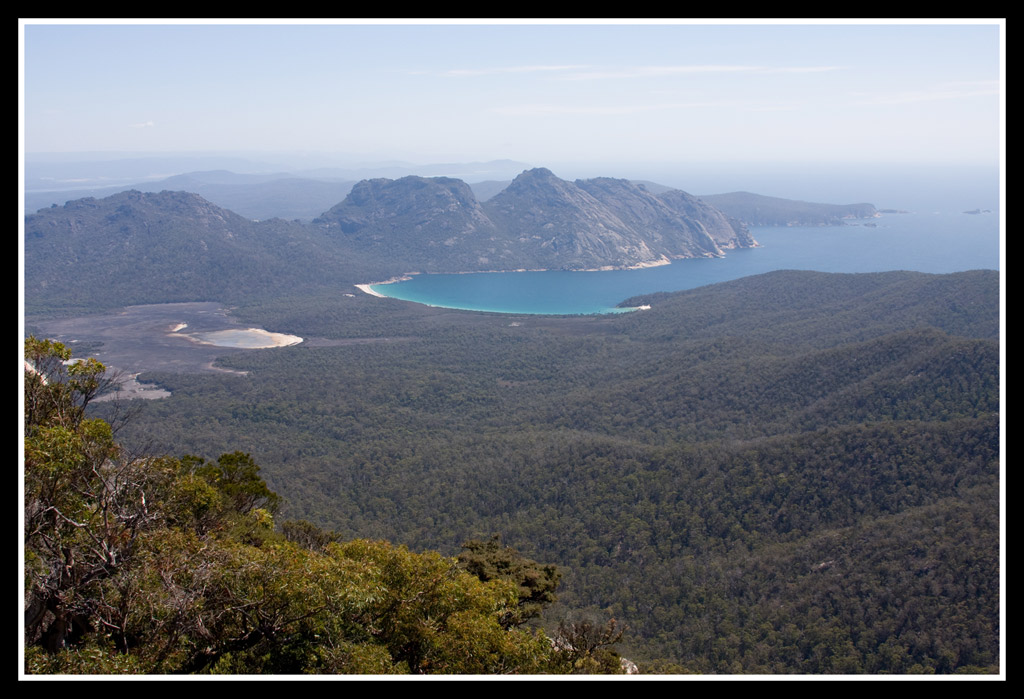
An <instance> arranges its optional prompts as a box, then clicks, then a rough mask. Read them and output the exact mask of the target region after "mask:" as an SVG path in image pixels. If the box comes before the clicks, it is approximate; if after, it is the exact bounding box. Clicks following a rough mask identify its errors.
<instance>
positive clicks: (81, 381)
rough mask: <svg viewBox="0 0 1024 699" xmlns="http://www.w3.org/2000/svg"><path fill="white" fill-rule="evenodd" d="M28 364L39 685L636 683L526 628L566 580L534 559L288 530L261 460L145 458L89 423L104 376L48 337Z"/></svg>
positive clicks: (294, 526)
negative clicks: (510, 679) (492, 566)
mask: <svg viewBox="0 0 1024 699" xmlns="http://www.w3.org/2000/svg"><path fill="white" fill-rule="evenodd" d="M25 356H26V360H27V361H29V362H31V366H28V365H27V366H26V371H25V408H26V410H25V412H26V421H25V428H24V441H25V504H24V507H25V531H24V550H25V560H24V580H25V583H24V591H25V600H26V602H25V639H24V641H25V658H24V662H25V668H26V671H27V672H29V673H48V674H49V673H61V674H65V673H86V674H123V673H162V674H179V673H203V674H224V673H229V674H258V673H259V674H263V673H275V674H299V673H361V674H371V673H372V674H386V673H449V674H455V673H459V674H462V673H466V674H505V673H556V672H557V673H571V672H598V671H616V672H617V671H620V666H619V664H618V658H617V656H615V655H614V653H612V654H611V655H609V652H608V649H607V645H608V644H609V643H610V642H613V640H614V639H612V638H606V639H598V640H599V641H601V642H600V643H596V644H590V645H587V646H586V647H583V646H580V645H578V644H577V645H573V644H572V643H571V641H572V640H573V639H575V638H577V636H578V635H579V634H578V633H576V632H575V627H572V628H569V627H567V631H566V635H565V636H564V637H556V639H555V640H554V641H553V640H551V639H549V638H548V637H547V636H546V635H545V634H544V633H542V632H540V631H539V630H536V629H529V628H526V627H523V626H522V623H523V621H525V620H526V619H527V618H529V617H534V616H537V615H538V614H539V610H540V607H542V606H544V605H545V604H546V603H548V602H549V601H550V600H551V599H553V596H552V593H553V589H554V586H555V584H556V583H557V574H556V573H555V572H554V570H553V568H551V567H550V566H544V567H542V568H541V570H542V575H541V577H540V578H535V576H534V574H533V572H532V571H533V568H534V567H536V564H534V563H533V562H532V561H526V560H525V559H522V558H521V557H518V556H515V555H513V554H512V553H511V552H506V551H497V550H491V549H488V548H487V547H486V546H485V547H484V549H483V550H479V549H477V548H476V547H475V544H469V545H468V548H469V550H471V551H474V552H475V553H476V554H477V555H476V557H475V558H474V561H477V560H483V559H485V558H488V557H493V555H495V554H497V555H498V557H499V558H501V560H503V561H504V560H508V561H514V562H515V564H516V565H515V566H514V567H512V568H506V567H502V568H501V569H500V570H493V571H489V572H488V574H487V575H486V576H482V575H481V576H478V575H474V574H472V573H470V572H466V571H465V570H463V568H468V569H470V570H475V569H476V567H477V566H476V565H475V563H473V562H470V561H464V562H463V563H461V564H460V563H458V562H456V560H455V559H453V558H446V557H444V556H442V555H440V554H438V553H436V552H426V553H412V552H410V551H409V550H408V549H407V548H406V547H404V546H393V545H391V544H389V543H387V542H383V541H369V540H365V539H361V540H353V541H342V540H341V539H340V538H339V537H338V536H336V535H334V534H333V533H329V532H324V531H322V530H319V529H318V528H317V527H315V526H313V525H311V524H310V523H308V522H295V523H287V522H286V523H285V525H284V526H283V527H282V531H281V532H278V531H275V526H274V516H275V514H276V512H277V510H278V508H279V505H280V504H281V501H280V498H279V496H278V495H277V494H276V493H274V492H273V491H271V490H270V489H269V488H268V487H267V485H266V483H265V482H264V481H263V479H262V478H261V477H260V475H259V471H260V468H259V467H258V466H257V465H256V463H255V462H254V461H253V459H252V458H251V457H250V456H249V455H248V454H245V453H241V452H233V453H226V454H223V455H222V456H221V457H220V458H218V459H217V460H216V461H212V462H208V461H206V460H204V459H201V458H197V457H192V456H185V457H182V458H171V457H148V456H137V455H132V454H130V453H129V452H128V451H126V450H125V449H124V448H123V447H122V446H121V445H119V444H118V443H116V442H115V440H114V439H113V434H112V431H111V429H110V425H109V424H107V423H106V422H104V421H103V420H101V419H99V418H90V417H86V408H87V406H88V403H89V402H90V400H91V399H92V398H93V397H94V396H95V392H96V389H97V387H98V386H99V385H100V382H101V379H102V374H103V371H104V368H103V366H102V365H101V364H99V363H98V362H96V361H95V360H93V361H87V362H81V363H78V364H72V365H70V366H68V365H65V364H64V362H65V361H66V360H67V359H69V358H70V353H69V352H68V350H67V349H66V348H65V347H64V346H63V345H62V344H60V343H54V342H51V341H48V340H37V339H36V338H35V337H30V338H28V340H27V341H26V343H25ZM484 577H486V579H483V578H484ZM512 577H514V578H515V579H511V578H512ZM534 583H536V584H534ZM531 585H532V586H533V588H534V589H533V590H532V591H531V590H527V589H526V588H529V587H530V586H531ZM524 586H526V587H524ZM524 590H526V591H525V592H524ZM520 600H523V606H522V607H520ZM566 639H568V640H566Z"/></svg>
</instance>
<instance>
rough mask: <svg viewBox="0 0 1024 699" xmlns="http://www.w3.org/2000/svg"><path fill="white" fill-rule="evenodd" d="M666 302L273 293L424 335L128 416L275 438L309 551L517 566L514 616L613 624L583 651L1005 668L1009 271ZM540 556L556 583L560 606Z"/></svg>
mask: <svg viewBox="0 0 1024 699" xmlns="http://www.w3.org/2000/svg"><path fill="white" fill-rule="evenodd" d="M638 301H643V302H645V303H650V304H651V305H652V309H651V310H649V311H644V312H638V313H631V314H623V315H617V316H608V317H591V318H530V317H523V318H514V319H512V318H509V317H508V316H500V315H488V314H471V313H459V312H452V311H443V310H439V309H424V308H420V307H417V306H414V305H411V304H405V303H402V302H398V301H393V300H388V299H371V298H368V297H367V298H365V299H363V298H360V299H356V300H353V302H352V303H337V302H336V301H332V300H331V299H329V298H327V297H324V298H322V299H320V300H318V299H317V298H315V297H305V298H301V299H300V298H298V297H281V298H279V299H278V300H276V301H274V302H270V303H263V302H260V303H259V304H258V305H257V304H255V303H254V304H253V305H251V306H249V307H243V308H240V309H238V311H237V313H238V314H239V315H240V316H241V317H244V318H245V319H246V320H248V321H253V322H256V323H260V324H261V325H264V326H267V327H269V326H273V327H278V328H284V329H286V330H287V331H288V332H293V333H296V334H300V335H302V336H305V337H327V338H330V337H336V338H342V337H380V338H383V337H391V338H403V341H401V342H388V343H375V344H362V345H357V344H353V345H348V346H336V347H330V346H321V347H314V346H311V345H308V344H303V345H298V346H294V347H289V348H281V349H275V350H268V351H265V352H259V353H249V354H244V355H233V356H227V357H225V358H224V359H223V360H221V363H222V364H223V365H224V366H226V367H229V368H233V369H237V370H244V371H247V372H249V373H248V374H247V375H245V376H237V375H235V376H228V375H224V376H211V375H203V376H189V375H175V374H149V375H143V376H142V377H140V378H141V379H142V380H144V381H147V382H156V383H159V384H160V385H161V386H162V387H164V388H166V389H168V390H170V391H172V394H173V395H172V396H171V397H170V398H167V399H163V400H159V401H147V402H145V403H144V404H142V405H140V407H139V412H138V414H137V415H136V416H135V419H134V420H133V421H132V422H131V423H129V424H128V425H126V426H125V427H124V428H123V429H122V431H121V432H119V435H120V436H121V437H122V439H123V441H124V443H125V444H126V445H128V446H129V448H138V447H140V446H141V445H145V444H150V445H152V446H153V448H154V449H155V450H156V452H158V453H159V452H164V453H167V452H170V453H180V452H189V453H206V454H209V453H224V452H227V453H231V452H233V451H234V450H242V451H243V452H244V453H247V454H251V455H252V457H253V459H254V460H255V462H256V463H259V464H260V465H261V466H262V467H263V470H262V471H261V472H260V473H261V475H262V476H263V477H264V478H266V481H267V484H268V485H269V487H270V488H272V489H273V490H274V491H275V492H278V493H280V494H281V496H282V503H281V513H282V516H283V518H285V519H290V520H295V521H300V520H304V521H305V524H293V525H289V527H290V529H291V532H290V534H289V528H288V527H286V528H284V532H285V534H282V536H285V535H289V536H291V537H292V539H290V541H291V542H292V543H296V542H299V541H300V540H301V541H306V542H309V544H308V545H309V546H312V547H313V548H312V549H308V550H321V549H323V550H332V547H333V546H340V545H341V544H340V542H343V541H346V540H349V539H358V540H362V539H386V540H388V541H392V542H395V543H396V545H398V546H399V547H400V546H407V547H409V549H410V550H412V551H424V552H426V551H439V552H441V553H443V554H445V555H449V556H456V555H458V554H459V553H460V551H461V552H462V564H461V565H462V566H463V567H464V568H466V569H467V570H470V569H471V570H472V571H473V572H474V573H475V574H476V575H477V576H478V580H479V579H486V580H489V581H490V582H487V583H486V584H493V583H495V582H496V580H495V579H494V571H499V570H504V571H506V574H507V577H508V578H509V579H510V582H511V583H512V586H510V587H507V588H503V589H505V590H506V594H508V595H510V597H509V599H511V600H518V602H517V603H518V604H520V605H522V606H520V607H518V608H517V609H516V610H514V611H515V613H514V614H509V613H508V611H509V610H510V609H511V608H510V607H505V608H504V611H502V612H501V613H497V614H496V616H495V618H496V619H497V621H496V622H495V623H496V624H497V626H498V628H501V629H504V630H505V631H506V632H513V631H515V632H518V633H524V631H523V629H524V628H527V627H529V626H530V624H531V623H532V624H536V623H538V622H539V623H540V625H541V626H542V627H543V628H544V629H545V630H546V632H547V634H548V636H549V637H553V636H555V635H556V634H557V632H558V628H559V620H561V622H562V623H561V629H562V637H563V638H565V637H566V636H572V635H575V637H577V638H578V639H579V640H578V642H577V643H569V644H568V645H571V646H572V647H573V648H575V649H577V650H578V649H580V648H584V647H587V646H588V645H591V644H592V645H591V650H592V651H593V652H592V654H591V657H590V658H589V660H586V661H583V662H580V663H579V664H578V665H577V666H576V667H577V668H578V669H582V668H591V669H593V668H595V667H606V666H607V663H606V662H605V661H604V660H602V658H601V653H600V651H601V649H603V648H606V646H605V645H602V644H605V643H608V642H613V641H614V643H615V648H616V649H618V651H620V652H621V653H622V654H623V655H624V656H626V657H628V658H630V659H632V660H634V661H636V662H637V663H638V665H639V666H640V669H641V671H647V672H665V671H671V672H698V673H914V674H917V673H921V674H924V673H963V672H981V673H993V672H998V671H999V665H998V663H999V549H998V543H999V541H998V539H999V537H998V533H999V532H998V527H999V517H1000V512H999V499H998V496H999V457H998V455H999V439H1000V430H999V411H1000V403H999V348H998V328H999V322H998V312H997V309H998V307H999V304H998V274H997V273H995V272H968V273H960V274H952V275H927V274H916V273H886V274H864V275H828V274H817V273H797V272H778V273H773V274H767V275H761V276H757V277H751V278H747V279H742V280H738V281H736V282H729V283H726V284H719V285H714V286H711V287H705V288H702V289H695V290H692V291H688V292H680V293H675V294H656V295H651V296H648V297H644V298H643V299H632V300H630V301H629V302H628V303H629V304H630V305H634V304H635V303H637V302H638ZM284 320H287V324H285V323H283V322H282V321H284ZM513 321H515V322H514V323H513ZM113 409H114V408H113V406H111V405H110V404H94V406H93V407H91V408H90V410H92V411H94V412H93V413H92V414H94V415H96V416H98V417H103V416H105V415H107V414H108V411H112V410H113ZM192 477H193V478H197V477H199V476H198V475H197V474H194V473H193V474H192ZM328 531H329V532H330V534H329V535H328V534H324V532H328ZM494 533H499V534H500V535H501V537H502V538H501V540H502V541H507V542H514V545H515V549H517V550H518V551H520V552H521V553H516V554H513V553H511V552H509V551H506V550H505V548H504V546H503V545H502V544H501V543H500V542H499V541H498V540H495V539H492V538H491V537H492V535H493V534H494ZM286 540H288V539H287V538H286ZM467 541H470V542H473V543H472V544H471V545H470V546H469V547H467V548H462V545H463V544H464V543H465V542H467ZM245 545H246V546H254V544H252V543H247V544H245ZM296 545H298V544H297V543H296ZM325 547H326V548H325ZM408 555H410V556H415V555H420V554H408ZM424 555H430V554H424ZM533 560H542V561H549V562H551V563H553V564H554V565H556V566H557V570H558V572H559V573H560V574H561V578H560V582H559V587H558V595H557V600H555V601H550V600H551V598H550V597H548V596H547V594H546V593H547V592H548V591H552V590H550V589H549V588H550V586H549V584H548V583H549V582H550V578H546V577H545V575H544V574H543V567H542V566H536V565H534V564H533V563H532V561H533ZM453 565H455V567H456V568H458V567H459V566H458V565H456V564H453ZM531 576H532V577H531ZM531 579H533V580H535V581H536V582H538V583H539V584H538V585H537V586H535V588H534V589H536V590H538V591H539V592H542V593H543V594H542V595H541V596H540V599H539V600H538V601H540V602H541V604H550V606H549V607H548V610H547V612H546V613H545V615H543V616H542V617H540V618H539V619H536V618H535V619H533V620H532V621H531V620H530V619H529V617H530V613H529V612H527V611H526V610H528V609H529V607H528V606H527V604H526V603H527V602H529V597H530V593H529V589H530V585H528V584H527V585H523V582H524V581H528V580H531ZM517 615H519V616H517ZM521 619H522V620H526V621H527V622H528V623H527V625H526V626H523V627H520V626H518V625H517V624H518V622H519V621H520V620H521ZM613 619H614V620H615V621H614V622H612V620H613ZM620 634H621V636H620ZM375 657H376V656H375ZM595 663H596V665H595ZM325 667H326V666H325ZM409 668H410V669H412V668H413V666H412V665H409Z"/></svg>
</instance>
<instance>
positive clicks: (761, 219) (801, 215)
mask: <svg viewBox="0 0 1024 699" xmlns="http://www.w3.org/2000/svg"><path fill="white" fill-rule="evenodd" d="M115 162H120V161H115ZM125 162H126V163H129V164H131V165H132V166H133V167H134V168H135V169H127V170H119V169H117V168H116V167H115V166H114V165H112V164H110V163H102V164H97V163H87V164H80V163H66V164H56V165H53V166H51V167H53V168H56V169H52V170H50V169H47V170H44V171H40V172H36V173H35V174H34V177H32V179H31V180H30V181H28V183H27V186H26V192H25V212H26V213H32V212H35V211H38V210H39V209H43V208H47V207H50V206H53V205H54V204H56V205H57V206H63V205H64V204H65V203H66V202H68V201H71V200H73V199H82V198H85V197H94V198H97V199H99V198H103V197H108V196H110V195H112V194H116V193H118V192H124V191H129V190H132V189H135V190H139V191H142V192H162V191H164V190H183V191H187V192H193V193H195V194H200V195H202V196H203V198H204V199H207V200H208V201H210V202H213V203H214V204H216V205H218V206H221V207H223V208H225V209H229V210H231V211H234V212H235V213H237V214H240V215H242V216H245V217H246V218H250V219H254V220H265V219H270V218H283V219H285V220H288V221H292V220H299V221H304V222H309V221H312V220H313V219H314V218H317V217H318V216H320V215H321V214H323V213H324V212H325V211H327V210H328V209H330V208H331V207H333V206H334V205H335V204H337V203H338V202H340V201H341V200H342V199H344V198H345V196H346V195H347V194H348V193H349V191H351V189H352V187H353V186H354V185H355V184H356V182H358V181H361V180H368V179H381V178H384V179H400V178H402V177H409V176H419V177H455V178H458V179H461V180H463V181H464V182H466V183H467V184H468V185H469V187H470V189H472V190H473V194H474V196H475V197H476V199H477V201H479V202H481V203H483V202H486V201H488V200H489V199H491V198H493V197H495V196H497V195H498V194H499V193H500V192H502V191H503V190H504V189H506V188H507V187H508V186H509V185H510V184H511V182H512V178H514V176H515V175H518V174H519V173H521V172H523V171H524V170H528V169H530V168H529V166H527V165H525V164H523V163H517V162H514V161H510V160H496V161H490V162H481V163H439V164H434V165H422V166H415V165H411V164H407V163H376V164H373V165H368V166H364V167H351V168H337V167H333V168H325V167H320V168H310V169H304V170H300V171H292V172H283V171H281V172H268V171H264V172H260V173H240V172H234V171H231V170H226V169H211V170H195V171H188V172H185V173H183V174H180V175H174V176H171V177H160V178H158V179H155V178H153V177H151V176H150V177H147V178H143V177H142V176H141V175H140V173H144V172H151V171H160V169H161V168H164V171H166V169H167V168H172V167H174V166H175V165H177V166H181V165H182V163H180V162H178V161H174V162H169V163H164V162H163V161H155V160H153V159H144V160H141V161H139V160H131V161H125ZM185 162H186V163H204V164H205V163H206V162H207V161H206V160H201V161H195V160H189V161H185ZM210 162H211V164H219V163H220V161H210ZM225 164H226V165H230V164H231V162H230V161H228V162H226V163H225ZM100 165H103V167H101V168H100V169H98V170H96V172H98V173H100V175H99V176H93V177H86V176H85V175H86V173H88V172H92V170H90V169H86V166H87V167H88V168H95V167H99V166H100ZM125 167H127V165H126V166H125ZM264 167H265V168H266V167H267V166H264ZM44 173H50V174H47V176H46V177H45V178H44V177H43V176H42V175H43V174H44ZM29 174H32V173H29ZM132 174H134V175H135V176H134V177H132ZM502 176H507V177H509V178H510V179H495V177H499V178H500V177H502ZM117 179H120V180H122V181H121V182H120V183H118V184H112V182H113V181H115V180H117ZM72 182H74V183H75V184H76V185H77V188H74V189H72V188H69V186H70V185H71V183H72ZM88 182H93V183H96V184H97V185H98V184H99V183H100V182H103V183H105V184H103V185H102V186H93V187H87V186H86V183H88ZM632 183H633V184H636V185H640V186H643V187H644V188H645V189H646V190H647V191H648V192H649V193H650V194H653V195H655V196H659V195H661V194H663V193H664V192H667V191H670V190H672V189H673V188H672V187H668V186H665V185H662V184H658V183H656V182H650V181H646V180H632ZM699 198H701V199H703V200H704V201H705V202H706V203H708V204H711V205H712V206H714V207H715V208H717V209H719V210H721V211H722V212H724V213H726V214H727V215H729V216H731V217H733V218H737V219H739V220H741V221H742V222H743V223H745V224H746V225H748V226H794V225H799V226H818V225H841V224H843V223H844V222H846V221H848V220H850V219H858V218H871V217H874V216H875V215H877V213H878V212H877V210H876V209H875V207H874V206H873V205H871V204H846V205H841V204H817V203H811V202H804V201H795V200H790V199H780V198H778V197H766V196H763V195H760V194H751V193H750V192H732V193H729V194H709V195H700V197H699Z"/></svg>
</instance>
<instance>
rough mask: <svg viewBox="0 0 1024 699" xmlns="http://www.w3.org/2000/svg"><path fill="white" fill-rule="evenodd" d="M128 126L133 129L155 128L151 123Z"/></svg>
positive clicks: (145, 122)
mask: <svg viewBox="0 0 1024 699" xmlns="http://www.w3.org/2000/svg"><path fill="white" fill-rule="evenodd" d="M129 126H131V127H132V128H133V129H149V128H152V127H154V126H156V124H154V123H153V122H152V121H143V122H141V123H138V124H129Z"/></svg>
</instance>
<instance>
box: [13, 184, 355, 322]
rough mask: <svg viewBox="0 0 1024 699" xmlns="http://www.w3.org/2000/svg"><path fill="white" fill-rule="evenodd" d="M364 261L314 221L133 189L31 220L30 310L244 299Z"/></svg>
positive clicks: (333, 277) (349, 271)
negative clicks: (260, 218)
mask: <svg viewBox="0 0 1024 699" xmlns="http://www.w3.org/2000/svg"><path fill="white" fill-rule="evenodd" d="M365 267H366V263H365V262H364V261H360V260H359V258H358V256H357V255H352V254H350V253H346V252H344V251H339V250H337V249H336V246H334V245H332V244H331V242H330V241H329V240H327V239H326V238H323V236H322V235H320V234H319V232H318V231H317V230H316V229H314V228H311V227H309V226H303V225H300V224H297V223H289V222H286V221H281V220H272V221H264V222H259V223H257V222H254V221H250V220H248V219H246V218H243V217H241V216H239V215H238V214H235V213H233V212H231V211H228V210H227V209H222V208H220V207H218V206H215V205H213V204H211V203H210V202H208V201H206V200H205V199H203V198H202V197H201V196H199V195H197V194H189V193H186V192H167V191H165V192H159V193H142V192H138V191H134V190H133V191H128V192H121V193H119V194H115V195H113V196H110V197H107V198H105V199H99V200H97V199H91V198H90V199H80V200H75V201H71V202H68V203H67V204H65V205H64V206H62V207H57V206H54V207H51V208H49V209H43V210H41V211H39V212H38V213H36V214H32V215H30V216H26V217H25V304H26V311H27V312H39V311H45V310H48V309H53V310H58V309H59V310H60V311H62V312H66V313H70V312H75V311H77V310H89V309H96V308H111V307H116V306H120V305H126V304H131V303H166V302H175V301H207V300H220V301H226V302H231V301H239V300H243V299H250V298H253V297H259V296H261V295H274V294H279V293H282V292H285V291H287V292H289V293H293V292H297V291H299V290H301V289H307V290H308V289H310V288H314V287H322V286H324V285H328V286H329V285H332V284H340V283H343V282H344V280H345V279H346V278H348V279H353V278H354V276H355V275H356V274H357V272H356V270H358V269H363V268H365ZM348 275H351V276H348ZM349 283H351V281H349Z"/></svg>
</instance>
